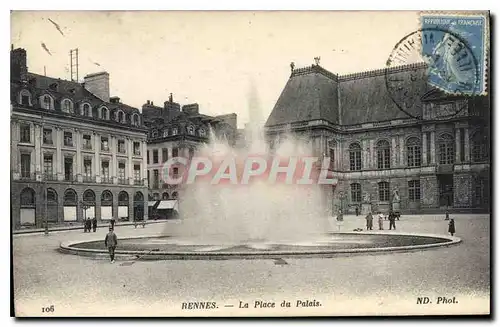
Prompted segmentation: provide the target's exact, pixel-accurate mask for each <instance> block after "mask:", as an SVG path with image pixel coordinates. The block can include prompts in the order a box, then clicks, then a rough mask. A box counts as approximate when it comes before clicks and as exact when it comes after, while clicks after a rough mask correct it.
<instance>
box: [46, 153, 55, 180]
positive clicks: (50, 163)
mask: <svg viewBox="0 0 500 327" xmlns="http://www.w3.org/2000/svg"><path fill="white" fill-rule="evenodd" d="M43 173H44V174H45V178H47V179H50V178H51V177H52V176H53V174H54V160H53V157H52V154H45V155H44V156H43Z"/></svg>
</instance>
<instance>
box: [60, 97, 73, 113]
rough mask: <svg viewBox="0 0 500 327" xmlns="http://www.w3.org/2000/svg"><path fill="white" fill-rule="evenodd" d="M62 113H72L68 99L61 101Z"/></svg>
mask: <svg viewBox="0 0 500 327" xmlns="http://www.w3.org/2000/svg"><path fill="white" fill-rule="evenodd" d="M62 111H63V112H66V113H70V114H72V113H73V102H71V100H70V99H64V100H63V101H62Z"/></svg>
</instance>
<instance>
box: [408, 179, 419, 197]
mask: <svg viewBox="0 0 500 327" xmlns="http://www.w3.org/2000/svg"><path fill="white" fill-rule="evenodd" d="M408 197H409V199H410V201H413V202H417V201H420V180H414V181H408Z"/></svg>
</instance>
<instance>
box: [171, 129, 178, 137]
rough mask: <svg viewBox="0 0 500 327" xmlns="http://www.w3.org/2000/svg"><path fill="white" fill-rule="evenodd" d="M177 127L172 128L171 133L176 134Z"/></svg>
mask: <svg viewBox="0 0 500 327" xmlns="http://www.w3.org/2000/svg"><path fill="white" fill-rule="evenodd" d="M177 132H178V131H177V127H174V128H172V135H177Z"/></svg>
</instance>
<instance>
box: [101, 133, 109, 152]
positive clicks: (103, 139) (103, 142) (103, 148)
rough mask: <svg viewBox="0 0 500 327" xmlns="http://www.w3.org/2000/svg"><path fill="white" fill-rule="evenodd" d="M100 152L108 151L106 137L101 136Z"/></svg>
mask: <svg viewBox="0 0 500 327" xmlns="http://www.w3.org/2000/svg"><path fill="white" fill-rule="evenodd" d="M101 151H109V142H108V138H107V137H106V136H101Z"/></svg>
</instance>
